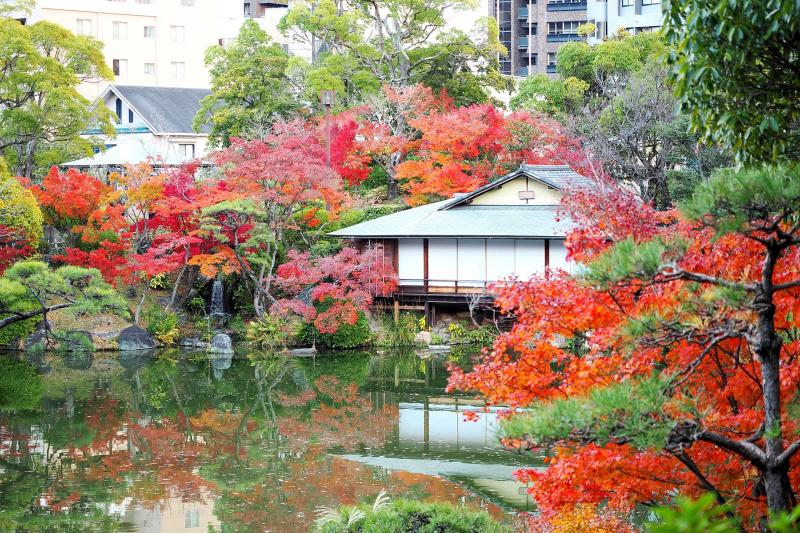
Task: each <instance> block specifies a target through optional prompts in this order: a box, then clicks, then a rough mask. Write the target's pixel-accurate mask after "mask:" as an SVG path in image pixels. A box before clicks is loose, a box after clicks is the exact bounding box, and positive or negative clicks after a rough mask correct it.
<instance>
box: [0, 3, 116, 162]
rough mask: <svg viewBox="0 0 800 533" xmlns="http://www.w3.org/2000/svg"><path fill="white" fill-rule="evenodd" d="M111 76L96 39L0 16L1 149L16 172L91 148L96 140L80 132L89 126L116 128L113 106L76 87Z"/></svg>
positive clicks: (62, 29)
mask: <svg viewBox="0 0 800 533" xmlns="http://www.w3.org/2000/svg"><path fill="white" fill-rule="evenodd" d="M111 77H112V74H111V71H110V69H109V68H108V66H107V65H106V64H105V60H104V58H103V53H102V44H101V43H100V42H99V41H97V40H96V39H94V38H92V37H87V36H83V35H74V34H73V33H71V32H70V31H68V30H67V29H65V28H62V27H61V26H58V25H57V24H53V23H51V22H45V21H42V22H37V23H36V24H33V25H32V26H22V25H21V24H20V23H19V22H17V21H16V20H12V19H9V18H0V151H2V152H3V153H4V155H5V157H6V159H7V160H8V161H9V162H10V163H11V164H12V165H13V168H14V170H15V172H16V173H17V174H19V175H22V176H25V177H30V176H31V175H32V174H33V172H34V170H36V169H37V168H42V167H45V166H48V165H51V164H56V163H60V162H61V161H63V160H64V159H65V158H67V157H71V156H74V155H78V154H80V155H88V154H89V153H91V148H92V147H93V146H94V144H95V142H94V141H93V140H92V139H84V138H82V137H81V136H80V134H81V133H82V132H83V131H85V130H87V129H88V128H89V126H94V127H99V128H100V129H102V130H104V131H106V132H107V133H109V134H111V133H113V127H112V121H111V118H110V117H111V114H110V112H109V110H108V109H106V107H105V106H102V105H96V104H95V103H93V102H90V101H89V100H87V99H86V98H84V97H83V96H81V94H80V93H79V92H78V86H79V85H80V84H81V83H82V82H85V81H90V80H94V81H97V80H102V79H111Z"/></svg>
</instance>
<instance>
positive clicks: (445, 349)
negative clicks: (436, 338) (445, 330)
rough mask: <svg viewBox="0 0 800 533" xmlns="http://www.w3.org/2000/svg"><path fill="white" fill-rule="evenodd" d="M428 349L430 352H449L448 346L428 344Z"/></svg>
mask: <svg viewBox="0 0 800 533" xmlns="http://www.w3.org/2000/svg"><path fill="white" fill-rule="evenodd" d="M428 349H429V350H430V351H432V352H449V351H450V345H449V344H429V345H428Z"/></svg>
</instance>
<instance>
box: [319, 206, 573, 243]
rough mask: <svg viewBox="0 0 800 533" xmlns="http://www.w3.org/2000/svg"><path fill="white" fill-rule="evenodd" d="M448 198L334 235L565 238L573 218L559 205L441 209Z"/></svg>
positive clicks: (371, 221)
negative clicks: (566, 214)
mask: <svg viewBox="0 0 800 533" xmlns="http://www.w3.org/2000/svg"><path fill="white" fill-rule="evenodd" d="M448 202H449V200H445V201H443V202H436V203H433V204H428V205H423V206H421V207H415V208H414V209H407V210H405V211H400V212H399V213H392V214H391V215H386V216H383V217H380V218H376V219H373V220H368V221H366V222H362V223H360V224H356V225H354V226H350V227H349V228H344V229H340V230H339V231H334V232H333V233H331V234H330V235H332V236H334V237H350V238H403V237H406V238H413V237H432V238H436V237H494V238H515V237H516V238H521V237H532V238H533V237H541V238H546V237H547V238H549V237H564V236H566V234H567V232H568V231H569V230H570V228H571V221H569V220H567V219H565V218H563V217H559V216H558V209H559V206H550V205H509V206H497V205H466V206H462V207H458V208H456V209H445V210H442V209H440V208H441V207H443V206H444V205H445V204H447V203H448Z"/></svg>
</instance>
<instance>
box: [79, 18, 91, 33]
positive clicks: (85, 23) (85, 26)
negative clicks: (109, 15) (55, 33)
mask: <svg viewBox="0 0 800 533" xmlns="http://www.w3.org/2000/svg"><path fill="white" fill-rule="evenodd" d="M75 33H77V34H78V35H91V34H92V19H76V20H75Z"/></svg>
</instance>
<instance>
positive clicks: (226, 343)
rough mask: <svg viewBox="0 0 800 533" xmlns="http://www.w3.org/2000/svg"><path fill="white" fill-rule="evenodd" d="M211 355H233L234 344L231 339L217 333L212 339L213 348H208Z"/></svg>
mask: <svg viewBox="0 0 800 533" xmlns="http://www.w3.org/2000/svg"><path fill="white" fill-rule="evenodd" d="M208 351H209V352H211V353H225V354H228V353H233V343H232V342H231V338H230V337H229V336H228V335H226V334H224V333H217V334H216V335H214V338H212V339H211V346H209V347H208Z"/></svg>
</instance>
